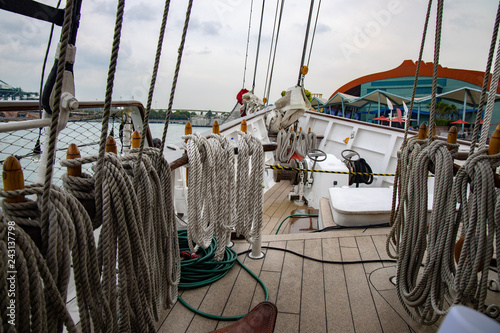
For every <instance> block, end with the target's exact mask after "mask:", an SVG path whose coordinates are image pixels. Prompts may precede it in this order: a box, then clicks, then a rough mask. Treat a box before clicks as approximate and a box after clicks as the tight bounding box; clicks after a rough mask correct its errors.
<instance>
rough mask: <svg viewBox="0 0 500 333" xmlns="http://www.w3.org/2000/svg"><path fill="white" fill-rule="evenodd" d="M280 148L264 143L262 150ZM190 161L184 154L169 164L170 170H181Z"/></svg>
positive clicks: (236, 152) (276, 145) (273, 144)
mask: <svg viewBox="0 0 500 333" xmlns="http://www.w3.org/2000/svg"><path fill="white" fill-rule="evenodd" d="M277 147H278V144H277V143H275V142H271V143H264V144H262V148H263V149H264V152H267V151H275V150H276V148H277ZM234 153H235V154H238V147H234ZM188 163H189V161H188V156H187V154H186V153H184V154H182V156H181V157H179V158H178V159H176V160H174V161H172V162H171V163H169V165H170V170H172V171H173V170H175V169H177V168H180V167H182V166H184V165H186V164H188Z"/></svg>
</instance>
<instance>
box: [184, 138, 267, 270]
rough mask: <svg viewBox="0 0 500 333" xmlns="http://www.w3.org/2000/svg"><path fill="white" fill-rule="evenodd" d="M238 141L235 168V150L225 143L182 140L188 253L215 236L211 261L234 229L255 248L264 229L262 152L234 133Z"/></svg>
mask: <svg viewBox="0 0 500 333" xmlns="http://www.w3.org/2000/svg"><path fill="white" fill-rule="evenodd" d="M238 137H239V139H238V155H237V166H235V162H236V158H235V155H234V146H233V145H232V143H231V141H230V140H229V139H228V138H225V137H222V136H220V135H210V136H209V137H208V138H204V137H203V136H201V135H200V134H190V135H186V136H183V139H186V140H187V142H186V148H187V155H188V160H189V169H188V170H189V174H188V176H189V186H188V219H189V223H188V244H189V248H190V250H191V251H193V252H196V251H197V250H198V248H199V247H202V248H203V249H206V248H208V246H210V244H211V243H212V238H213V237H215V240H216V242H217V250H216V254H215V260H222V258H223V255H224V251H225V247H226V243H227V241H228V239H229V236H230V234H231V231H232V230H233V229H234V230H235V231H236V233H238V234H241V235H243V236H244V237H245V238H246V239H247V241H248V242H250V243H252V244H253V242H254V241H255V239H257V238H260V233H261V228H262V205H263V203H262V200H263V197H262V194H263V189H262V183H263V180H264V151H263V149H262V144H261V143H260V141H259V140H257V139H255V138H254V137H252V136H251V135H248V134H245V133H243V132H238ZM235 175H236V177H235ZM231 200H236V202H234V201H233V203H231ZM195 244H196V245H195Z"/></svg>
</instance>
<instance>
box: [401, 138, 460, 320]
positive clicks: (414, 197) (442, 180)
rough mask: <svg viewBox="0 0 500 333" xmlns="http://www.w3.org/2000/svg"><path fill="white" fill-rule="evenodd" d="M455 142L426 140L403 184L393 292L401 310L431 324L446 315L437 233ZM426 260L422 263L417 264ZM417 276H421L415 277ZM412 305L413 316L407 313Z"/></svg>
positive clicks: (448, 193) (446, 201)
mask: <svg viewBox="0 0 500 333" xmlns="http://www.w3.org/2000/svg"><path fill="white" fill-rule="evenodd" d="M448 147H450V148H452V149H453V151H454V152H457V151H458V145H450V144H447V143H444V142H441V141H439V140H435V141H433V142H431V143H430V144H429V145H427V146H426V147H424V148H423V149H422V150H421V151H420V153H419V154H418V156H416V158H415V160H414V161H413V162H414V165H413V168H412V169H411V170H410V172H411V175H410V177H409V178H410V179H411V181H410V182H409V186H408V193H407V201H406V202H405V204H406V207H407V211H406V216H405V221H404V225H403V226H402V230H401V233H400V234H399V235H398V236H399V237H400V243H399V246H398V250H399V253H398V254H399V255H398V258H397V259H398V265H397V282H398V283H397V292H398V297H399V298H400V300H401V302H402V304H403V307H404V308H405V310H406V312H407V313H408V314H409V315H410V316H411V317H412V318H413V319H414V320H416V321H418V322H420V323H421V324H425V325H432V324H434V323H435V322H436V321H437V320H438V319H439V315H442V314H444V313H445V310H443V309H442V307H443V297H444V295H445V294H447V293H448V291H446V289H445V288H444V286H443V285H444V283H443V280H442V275H441V274H440V271H441V260H442V253H443V247H444V246H445V245H444V241H445V237H444V234H443V233H442V232H441V231H440V230H441V228H442V223H443V216H445V215H446V213H447V209H448V204H449V198H450V197H451V191H452V189H451V186H450V184H451V183H452V182H453V158H452V156H451V154H450V151H449V150H448ZM429 168H431V169H434V173H435V176H436V177H435V185H434V197H433V207H432V213H431V218H430V220H428V218H427V212H428V206H427V202H428V200H427V199H428V198H427V197H428V177H427V172H428V171H427V170H429ZM424 262H425V267H424V268H423V271H421V267H422V265H423V263H424ZM419 274H420V275H419ZM409 307H412V308H414V309H415V310H416V314H414V313H413V312H412V311H410V308H409Z"/></svg>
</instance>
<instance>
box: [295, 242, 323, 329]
mask: <svg viewBox="0 0 500 333" xmlns="http://www.w3.org/2000/svg"><path fill="white" fill-rule="evenodd" d="M304 254H305V255H306V256H309V257H313V258H317V259H322V248H321V239H309V240H306V241H305V245H304ZM325 312H326V309H325V291H324V281H323V264H321V263H319V262H316V261H312V260H307V259H305V260H304V273H303V276H302V299H301V312H300V331H301V332H318V333H319V332H326V318H325Z"/></svg>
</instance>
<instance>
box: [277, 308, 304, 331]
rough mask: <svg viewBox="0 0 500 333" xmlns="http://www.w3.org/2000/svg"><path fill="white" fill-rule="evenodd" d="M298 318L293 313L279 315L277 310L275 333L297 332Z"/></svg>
mask: <svg viewBox="0 0 500 333" xmlns="http://www.w3.org/2000/svg"><path fill="white" fill-rule="evenodd" d="M299 321H300V316H299V315H298V314H294V313H280V312H279V308H278V318H276V326H275V329H274V332H275V333H281V332H283V333H294V332H300V330H299V328H300V327H299Z"/></svg>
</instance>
